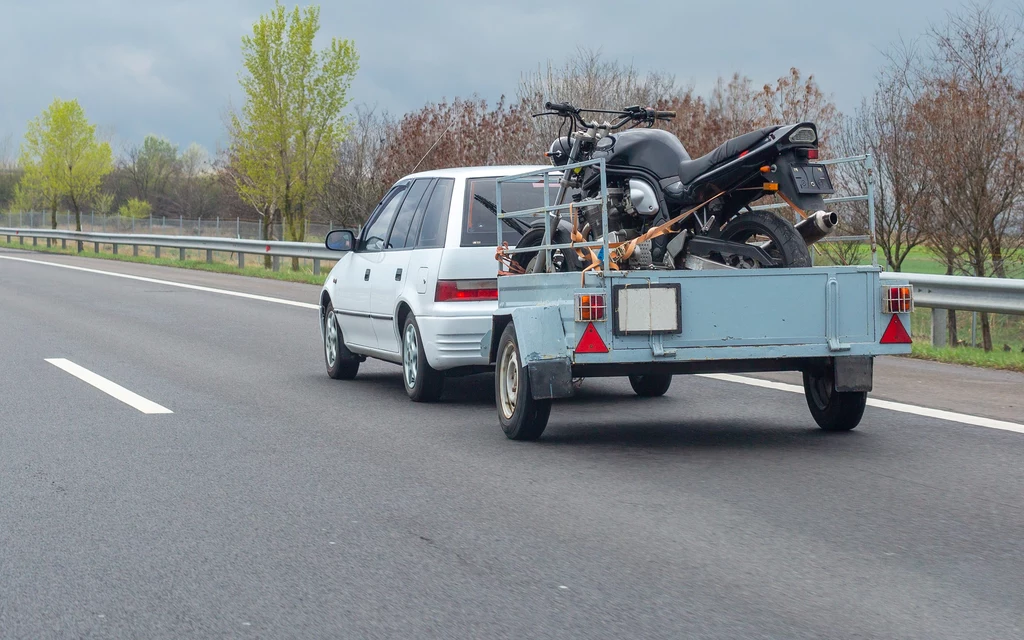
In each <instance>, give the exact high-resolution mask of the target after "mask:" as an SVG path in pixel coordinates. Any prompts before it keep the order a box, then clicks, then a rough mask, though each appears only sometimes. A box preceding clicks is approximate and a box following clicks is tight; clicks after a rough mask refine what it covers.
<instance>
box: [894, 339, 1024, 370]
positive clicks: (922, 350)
mask: <svg viewBox="0 0 1024 640" xmlns="http://www.w3.org/2000/svg"><path fill="white" fill-rule="evenodd" d="M910 357H911V358H920V359H922V360H934V361H935V362H945V363H949V364H965V365H969V366H972V367H985V368H987V369H1005V370H1007V371H1020V372H1022V373H1024V353H1021V352H1020V351H990V352H988V353H986V352H985V350H984V349H976V348H973V347H933V346H931V345H930V344H922V343H920V342H915V343H914V345H913V350H912V351H911V353H910Z"/></svg>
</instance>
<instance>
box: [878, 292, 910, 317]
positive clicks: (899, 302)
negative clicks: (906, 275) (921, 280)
mask: <svg viewBox="0 0 1024 640" xmlns="http://www.w3.org/2000/svg"><path fill="white" fill-rule="evenodd" d="M913 310H914V287H912V286H910V285H903V286H901V287H882V311H884V312H885V313H910V312H911V311H913Z"/></svg>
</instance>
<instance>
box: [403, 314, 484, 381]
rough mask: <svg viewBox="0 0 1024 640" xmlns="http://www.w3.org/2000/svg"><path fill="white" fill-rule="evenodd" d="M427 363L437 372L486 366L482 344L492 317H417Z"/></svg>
mask: <svg viewBox="0 0 1024 640" xmlns="http://www.w3.org/2000/svg"><path fill="white" fill-rule="evenodd" d="M416 323H417V324H418V325H419V327H420V333H421V334H422V336H423V350H424V351H425V352H426V355H427V362H429V363H430V366H432V367H434V368H435V369H438V370H445V369H454V368H455V367H468V366H474V365H486V364H488V362H487V356H485V355H481V350H480V343H481V341H482V340H483V339H484V336H485V335H486V334H487V332H488V331H490V330H491V316H490V315H486V316H460V317H443V316H417V317H416Z"/></svg>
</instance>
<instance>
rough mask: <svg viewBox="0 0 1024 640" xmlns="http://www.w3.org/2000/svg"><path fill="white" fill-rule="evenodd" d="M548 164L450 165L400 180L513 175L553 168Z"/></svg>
mask: <svg viewBox="0 0 1024 640" xmlns="http://www.w3.org/2000/svg"><path fill="white" fill-rule="evenodd" d="M553 168H554V167H551V166H549V165H544V164H536V165H503V166H498V167H452V168H450V169H434V170H433V171H421V172H419V173H413V174H410V175H407V176H405V177H404V178H402V180H409V179H412V178H492V177H493V178H496V177H500V176H514V175H516V174H519V173H527V172H529V171H537V170H540V169H553Z"/></svg>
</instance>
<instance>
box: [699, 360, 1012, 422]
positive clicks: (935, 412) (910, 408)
mask: <svg viewBox="0 0 1024 640" xmlns="http://www.w3.org/2000/svg"><path fill="white" fill-rule="evenodd" d="M698 375H699V376H701V377H702V378H711V379H712V380H722V381H724V382H736V383H739V384H745V385H749V386H752V387H762V388H764V389H774V390H776V391H789V392H791V393H799V394H801V395H803V392H804V388H803V387H801V386H799V385H795V384H788V383H785V382H775V381H773V380H761V379H759V378H748V377H746V376H738V375H735V374H732V373H701V374H698ZM868 406H869V407H876V408H878V409H887V410H889V411H896V412H899V413H909V414H912V415H915V416H922V417H925V418H935V419H938V420H946V421H948V422H959V423H961V424H969V425H973V426H976V427H986V428H989V429H999V430H1001V431H1013V432H1014V433H1024V424H1017V423H1016V422H1007V421H1005V420H995V419H993V418H983V417H981V416H972V415H969V414H966V413H957V412H956V411H945V410H943V409H931V408H929V407H919V406H917V405H913V404H905V403H902V402H893V401H891V400H877V399H875V398H868Z"/></svg>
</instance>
